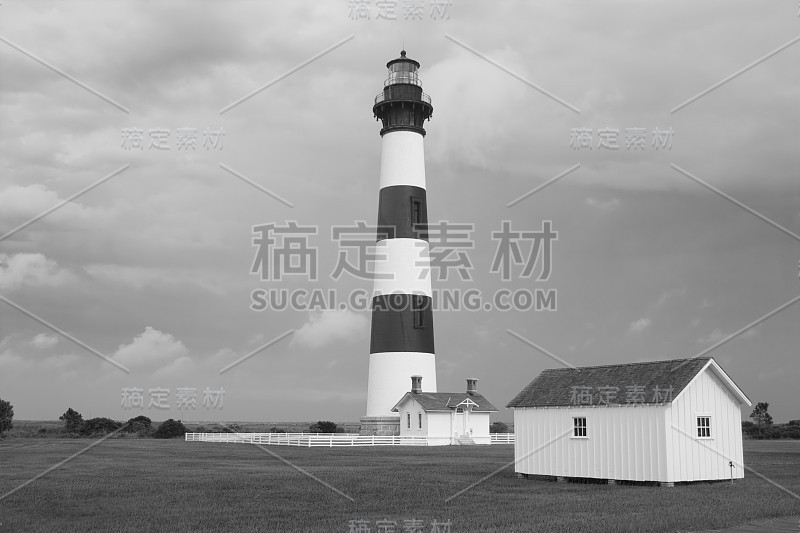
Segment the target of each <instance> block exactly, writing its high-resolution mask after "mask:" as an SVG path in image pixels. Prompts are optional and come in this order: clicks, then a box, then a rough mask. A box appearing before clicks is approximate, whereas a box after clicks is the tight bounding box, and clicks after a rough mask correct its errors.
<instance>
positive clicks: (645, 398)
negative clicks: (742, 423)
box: [506, 357, 751, 407]
mask: <svg viewBox="0 0 800 533" xmlns="http://www.w3.org/2000/svg"><path fill="white" fill-rule="evenodd" d="M706 371H708V372H711V373H712V374H713V375H714V376H715V377H716V378H717V379H718V382H719V383H721V384H722V386H723V387H725V388H726V389H727V390H728V391H729V392H730V393H731V395H732V396H733V397H734V398H736V400H737V401H739V403H741V404H746V405H751V403H750V400H749V399H748V398H747V396H745V394H744V393H743V392H742V391H741V390H740V389H739V387H737V386H736V384H735V383H734V382H733V380H732V379H731V378H729V377H728V375H727V374H726V373H725V371H723V370H722V368H721V367H720V366H719V365H718V364H717V363H716V361H714V359H713V358H711V357H698V358H690V359H672V360H668V361H649V362H643V363H625V364H621V365H603V366H587V367H581V368H552V369H548V370H544V371H543V372H542V373H541V374H539V376H538V377H537V378H536V379H534V380H533V381H531V382H530V383H529V384H528V386H527V387H525V388H524V389H522V391H521V392H520V393H519V394H517V395H516V396H515V397H514V399H513V400H511V401H510V402H508V405H506V407H575V406H576V405H606V406H607V405H625V404H630V403H634V404H639V405H662V404H664V403H669V402H671V401H674V400H675V399H677V398H678V396H680V394H681V393H682V392H683V391H684V390H685V389H686V388H687V387H688V386H689V384H690V383H691V382H692V381H693V380H694V379H696V378H697V376H699V375H700V374H701V373H703V372H706ZM608 391H611V393H610V395H609V393H608ZM637 391H638V395H637ZM582 394H583V395H582ZM587 394H588V395H591V396H586V395H587ZM598 398H599V399H600V401H599V402H598V401H597V400H598ZM585 399H589V401H582V400H585ZM631 400H633V402H631Z"/></svg>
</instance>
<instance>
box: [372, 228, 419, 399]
mask: <svg viewBox="0 0 800 533" xmlns="http://www.w3.org/2000/svg"><path fill="white" fill-rule="evenodd" d="M375 256H376V257H377V258H378V259H376V261H375V267H374V272H375V281H374V290H373V293H372V296H373V297H374V296H380V295H382V294H393V293H401V294H421V295H423V296H431V275H430V270H431V269H430V258H429V250H428V243H427V242H425V241H423V240H421V239H384V240H382V241H379V242H378V243H377V244H376V246H375ZM406 381H408V380H406ZM405 385H408V384H407V383H406V384H405Z"/></svg>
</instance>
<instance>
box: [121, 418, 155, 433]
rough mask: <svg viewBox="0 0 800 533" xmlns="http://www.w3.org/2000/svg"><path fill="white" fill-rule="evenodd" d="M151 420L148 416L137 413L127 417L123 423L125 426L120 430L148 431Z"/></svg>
mask: <svg viewBox="0 0 800 533" xmlns="http://www.w3.org/2000/svg"><path fill="white" fill-rule="evenodd" d="M152 424H153V421H152V420H150V418H148V417H146V416H144V415H139V416H135V417H133V418H129V419H128V421H127V422H126V423H125V428H124V429H123V430H122V431H124V432H125V433H139V434H142V433H145V434H147V433H149V432H150V429H151V428H152Z"/></svg>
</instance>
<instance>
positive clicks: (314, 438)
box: [185, 433, 514, 447]
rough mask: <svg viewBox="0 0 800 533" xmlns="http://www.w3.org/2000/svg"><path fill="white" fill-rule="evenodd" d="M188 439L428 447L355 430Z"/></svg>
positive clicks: (504, 439)
mask: <svg viewBox="0 0 800 533" xmlns="http://www.w3.org/2000/svg"><path fill="white" fill-rule="evenodd" d="M185 440H186V441H187V442H228V443H234V444H268V445H273V446H304V447H313V446H325V447H333V446H427V445H428V438H427V437H414V436H402V437H401V436H399V435H395V436H391V435H389V436H381V435H358V434H356V433H187V434H186V436H185ZM491 442H492V444H513V443H514V434H513V433H492V435H491Z"/></svg>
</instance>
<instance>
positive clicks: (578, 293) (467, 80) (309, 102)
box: [0, 0, 800, 421]
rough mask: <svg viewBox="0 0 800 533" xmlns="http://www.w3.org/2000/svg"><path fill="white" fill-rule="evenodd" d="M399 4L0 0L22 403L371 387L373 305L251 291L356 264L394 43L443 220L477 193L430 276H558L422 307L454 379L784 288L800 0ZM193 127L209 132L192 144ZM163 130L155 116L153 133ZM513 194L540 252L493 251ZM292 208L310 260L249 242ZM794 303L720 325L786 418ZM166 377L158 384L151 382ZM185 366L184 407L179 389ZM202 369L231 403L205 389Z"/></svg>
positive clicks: (6, 212)
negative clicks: (285, 301)
mask: <svg viewBox="0 0 800 533" xmlns="http://www.w3.org/2000/svg"><path fill="white" fill-rule="evenodd" d="M406 3H407V2H405V1H404V0H398V1H397V2H396V3H395V11H394V15H395V17H396V20H387V19H386V18H384V17H379V13H378V11H379V8H378V6H377V5H376V4H379V2H367V3H366V5H365V6H363V10H361V9H359V8H358V6H355V5H353V4H354V2H348V1H347V0H326V1H324V2H319V1H308V2H304V1H293V2H225V3H223V2H218V3H211V2H208V3H203V2H187V3H178V2H170V3H169V5H161V4H157V3H144V2H104V3H100V2H86V3H81V2H76V1H69V2H61V1H59V2H24V3H23V2H18V1H15V0H4V1H3V4H2V5H1V6H0V37H2V40H0V70H1V71H2V77H1V78H0V165H2V172H1V173H0V235H7V236H6V237H5V238H4V239H2V240H1V241H0V295H2V298H3V301H0V397H2V398H3V399H6V400H10V401H11V402H12V403H13V405H14V408H15V413H16V418H17V419H56V418H57V417H58V416H59V415H60V414H62V413H63V412H64V411H66V409H67V407H72V408H74V409H76V410H78V411H79V412H81V413H82V414H83V415H84V418H89V417H95V416H108V417H112V418H117V419H127V418H129V417H132V416H136V415H138V414H145V415H147V416H150V417H151V418H153V419H156V420H162V419H166V418H170V417H178V416H183V418H184V419H185V420H246V421H290V420H320V419H330V420H336V421H356V420H357V419H358V418H359V417H360V416H363V415H364V412H365V404H366V377H367V361H368V353H369V330H370V313H369V311H368V310H359V309H353V308H351V307H350V306H345V307H346V309H344V310H342V309H337V310H327V311H320V310H313V311H309V310H289V309H287V310H282V311H276V310H264V311H260V312H257V311H254V310H252V309H251V304H252V300H251V293H252V292H253V291H254V290H258V289H262V290H265V291H266V290H273V289H276V288H278V289H281V288H282V289H286V290H289V291H294V290H298V289H301V290H302V289H305V290H312V289H320V290H323V291H325V292H326V293H327V292H328V291H331V290H333V291H335V292H336V294H337V296H338V297H342V296H346V295H347V294H350V293H351V292H352V291H367V292H368V291H370V290H371V287H372V283H371V281H370V280H369V279H363V278H357V277H354V276H350V275H344V276H342V277H341V278H339V279H338V280H334V279H332V278H331V276H330V274H331V273H332V272H333V270H334V268H335V266H336V264H337V259H338V255H339V251H340V250H342V248H340V247H339V244H338V243H335V242H333V243H332V242H331V230H332V228H333V227H339V226H354V225H355V224H356V222H357V221H366V222H367V224H374V223H375V221H376V217H377V200H378V177H379V170H380V148H381V144H380V143H381V138H380V136H379V130H380V126H379V124H378V123H376V122H375V119H374V117H373V115H372V105H373V99H374V97H375V95H376V94H377V93H378V92H380V91H381V90H382V87H383V82H384V79H385V78H386V68H385V64H386V62H387V61H389V60H390V59H393V58H395V57H397V56H398V54H399V52H400V50H401V48H402V47H403V45H405V48H406V50H407V51H408V55H409V57H412V58H414V59H416V60H417V61H419V62H420V63H421V64H422V68H421V70H420V77H421V79H422V82H423V86H424V90H425V92H426V93H428V94H430V95H431V98H432V99H433V106H434V113H433V117H432V120H431V121H430V122H429V123H427V124H426V129H427V132H428V135H427V137H426V138H425V150H426V168H427V181H428V186H427V190H428V214H429V219H430V220H431V221H442V220H443V221H448V222H450V223H466V224H474V231H473V232H472V233H471V237H472V240H473V241H474V248H472V249H468V250H466V251H465V252H466V253H467V254H468V258H469V259H470V262H471V264H472V265H473V268H472V269H471V271H470V277H471V279H469V280H461V279H460V278H459V276H458V274H457V272H455V271H451V272H450V273H449V277H448V279H447V280H442V279H437V278H436V277H434V288H435V289H439V290H447V291H451V292H453V293H454V292H455V291H456V290H467V289H476V290H479V291H480V292H481V294H482V295H492V294H495V293H496V291H498V290H500V289H504V288H505V289H510V290H511V291H517V290H530V291H535V290H540V289H541V290H550V289H552V290H554V291H556V295H557V309H556V310H551V311H547V310H539V311H537V310H531V309H528V310H509V311H505V312H503V311H499V310H496V309H493V310H489V311H487V310H479V311H466V310H460V311H439V312H437V313H436V314H435V335H436V352H437V372H438V388H439V391H451V390H452V391H461V390H462V389H463V388H464V378H466V377H473V376H474V377H477V378H479V382H478V389H479V391H481V392H482V393H483V394H484V395H485V396H486V397H487V398H488V399H489V400H490V401H492V402H493V403H494V404H495V405H498V406H503V405H505V404H506V403H507V402H508V401H509V400H510V399H511V398H512V397H513V396H514V395H515V394H516V393H517V392H519V390H521V388H522V387H524V386H525V385H526V384H527V383H528V382H529V381H531V380H532V379H533V378H534V377H536V375H538V373H539V372H541V371H542V370H543V369H545V368H554V367H559V366H561V365H562V363H561V362H559V360H561V361H563V362H564V364H570V365H575V366H584V365H597V364H611V363H624V362H633V361H647V360H656V359H671V358H680V357H690V356H694V355H697V354H699V353H702V352H704V351H706V350H708V349H709V348H711V347H713V346H714V345H715V344H717V343H719V342H721V341H724V340H725V339H727V338H728V337H729V336H731V335H732V334H734V333H737V332H739V330H741V329H742V328H745V327H746V326H747V325H749V324H751V323H753V322H755V321H758V320H759V319H760V318H762V317H764V316H765V315H767V314H769V313H771V312H773V311H775V310H777V309H779V308H781V306H784V304H787V303H788V302H791V301H792V299H793V298H797V296H798V293H800V279H798V261H800V237H798V234H800V175H798V174H800V151H799V150H798V135H799V134H798V131H799V130H798V124H800V90H798V86H799V85H800V69H798V68H797V65H798V64H800V42H797V41H796V39H797V38H798V35H800V18H798V4H797V2H796V1H794V0H792V1H789V0H780V1H778V0H774V1H765V0H753V1H742V0H737V1H734V2H731V1H725V2H721V1H720V2H715V1H704V2H689V1H669V2H667V1H661V2H632V1H631V2H612V1H598V2H563V1H559V2H523V1H518V2H517V1H503V2H478V1H474V0H453V1H452V2H451V3H449V4H447V2H444V4H445V5H443V6H438V9H437V6H436V5H432V3H431V1H430V0H426V1H425V2H424V4H423V10H422V12H421V14H420V13H419V12H416V13H415V12H412V13H409V18H408V19H406V17H405V15H406V12H405V10H406ZM439 9H440V10H439ZM385 14H386V15H388V16H391V13H385ZM364 15H367V16H369V19H367V18H366V17H364ZM793 41H795V42H793ZM787 45H788V46H787ZM782 47H783V49H781V48H782ZM779 49H780V50H779ZM773 52H774V53H773ZM312 58H315V59H314V60H313V61H310V62H308V60H310V59H312ZM754 63H756V64H754ZM301 66H302V68H299V69H298V67H301ZM747 67H750V68H747ZM723 82H724V83H723ZM259 89H262V90H260V91H259ZM708 89H712V90H710V91H707V90H708ZM253 93H255V94H253ZM251 94H252V97H250V98H248V99H245V100H242V99H243V98H244V97H246V96H248V95H251ZM237 102H238V104H237ZM232 104H237V105H234V106H233V107H231V105H232ZM684 104H686V105H684ZM129 128H138V129H140V130H142V131H143V143H144V148H143V149H142V150H139V149H136V148H135V147H133V148H132V146H131V145H130V138H129V137H128V138H126V137H124V135H123V134H124V130H126V129H129ZM183 128H194V129H195V130H196V135H197V140H196V143H197V144H196V149H194V150H191V149H179V147H178V143H179V138H180V135H179V131H178V130H179V129H183ZM579 128H585V129H587V130H591V135H592V138H591V140H589V141H588V142H589V144H590V145H591V149H589V147H588V146H586V145H584V146H583V147H582V146H581V145H580V143H579V142H578V143H576V139H574V138H573V137H572V135H573V133H574V130H576V129H579ZM633 128H643V129H644V131H645V144H644V145H643V147H642V146H640V147H639V148H638V149H634V148H626V135H627V132H626V130H629V129H633ZM656 129H658V131H670V130H671V131H672V135H671V138H670V139H669V141H670V143H669V144H670V146H666V145H662V146H659V145H658V143H656V144H655V145H654V143H653V131H654V130H656ZM150 130H169V132H168V137H167V138H166V140H165V142H166V144H165V149H158V148H155V147H153V148H151V147H150V146H149V144H150V143H151V139H153V140H156V137H151V135H150ZM206 130H208V131H209V133H211V132H213V131H220V130H223V131H224V136H222V137H219V138H217V139H216V140H217V144H216V145H215V144H213V142H212V141H214V140H215V139H214V138H213V136H209V137H208V138H206V136H205V132H206ZM599 130H617V131H618V137H617V142H618V145H619V148H618V149H616V150H614V149H608V148H604V147H600V146H598V144H599V143H600V142H601V134H600V131H599ZM631 131H632V130H631ZM154 135H155V136H157V135H158V131H156V132H155V133H154ZM612 135H613V134H612ZM123 141H125V143H127V144H125V145H123V144H124V143H123ZM571 142H572V146H571ZM220 143H221V144H220ZM567 171H569V172H568V173H567V174H564V173H565V172H567ZM115 172H116V174H114V173H115ZM112 174H113V175H112ZM560 175H561V177H560V178H559V179H557V180H556V181H554V182H552V183H550V184H549V185H548V186H546V187H545V188H542V189H539V190H536V192H535V193H533V194H530V195H528V196H526V197H525V198H524V199H522V200H520V201H518V202H516V203H514V201H515V200H518V199H520V198H521V197H523V196H524V195H526V193H529V192H530V191H533V190H535V189H536V188H537V187H539V186H541V185H542V184H545V183H546V182H548V180H551V179H553V178H556V177H558V176H560ZM109 176H110V177H109ZM103 178H107V179H106V180H105V181H103V182H102V183H100V184H98V181H100V180H103ZM95 184H96V187H92V188H91V189H90V190H88V191H86V192H85V193H84V194H82V195H79V196H77V197H76V198H74V199H73V200H72V201H70V202H68V203H66V204H65V205H63V206H62V207H60V208H59V209H57V210H55V211H52V212H51V213H49V214H48V215H47V216H44V217H43V218H40V219H39V220H36V221H35V222H33V223H31V224H29V225H27V226H25V227H23V228H22V229H19V228H20V226H21V225H24V224H25V223H27V222H28V221H30V220H32V219H33V218H34V217H37V216H39V215H40V214H42V213H43V212H45V211H47V210H49V209H50V208H52V207H53V206H56V205H59V204H60V203H62V202H64V201H65V200H67V199H69V198H71V197H72V196H73V195H75V194H76V193H78V192H80V191H82V190H84V189H85V188H87V187H90V186H92V185H95ZM703 184H707V185H709V186H710V187H706V186H704V185H703ZM712 188H714V189H715V190H712ZM735 202H739V204H738V205H737V204H736V203H735ZM512 203H513V205H511V206H510V207H509V204H512ZM290 206H291V207H290ZM504 220H508V221H510V223H511V225H512V228H513V229H514V230H519V231H535V230H539V229H541V227H542V224H543V221H548V220H549V221H551V223H552V229H553V230H554V231H556V232H557V233H558V240H557V241H555V242H553V243H552V272H551V274H550V277H549V279H547V280H537V276H536V275H534V276H533V277H532V278H524V277H522V276H521V272H520V271H521V265H516V266H515V268H514V269H512V276H511V279H510V280H508V281H503V280H501V279H500V276H499V275H498V274H497V273H492V272H491V271H490V270H491V265H492V262H493V259H494V256H495V252H496V249H497V245H498V242H497V241H495V240H493V239H492V235H491V234H492V232H493V231H499V230H500V229H501V227H502V221H504ZM288 221H296V222H297V223H298V225H301V226H310V227H315V228H317V235H316V236H312V237H310V238H309V239H308V245H309V246H313V247H314V248H315V249H316V251H317V254H318V255H317V263H318V276H317V278H318V279H316V280H312V279H309V276H304V275H302V274H301V275H295V276H291V277H284V279H282V280H274V279H272V280H269V279H268V280H262V279H260V277H259V276H258V275H253V274H251V272H250V271H251V267H252V266H253V262H254V260H255V257H256V252H257V248H256V247H254V246H253V243H252V240H253V237H254V235H253V231H252V228H253V226H256V225H262V224H275V225H277V226H286V225H287V222H288ZM9 233H11V234H10V235H9ZM523 251H524V246H523ZM538 266H541V263H539V265H538ZM536 272H537V273H538V272H539V270H536ZM337 307H338V305H337ZM799 323H800V302H798V303H795V304H793V305H789V306H786V307H784V308H783V309H781V310H779V311H778V312H776V313H774V314H773V315H772V316H770V317H769V318H768V319H766V320H764V321H762V322H760V323H759V324H758V325H756V326H755V327H753V328H751V329H748V330H747V331H744V332H742V333H740V334H739V335H738V336H736V337H735V338H733V339H731V340H729V341H728V342H725V343H723V344H721V345H720V346H718V347H716V348H714V349H713V350H711V351H710V352H709V353H710V354H711V355H713V356H714V357H715V359H716V360H717V361H718V362H719V364H720V365H721V366H722V367H723V369H725V370H726V371H727V372H728V374H729V375H730V376H731V377H732V378H733V379H734V380H735V381H736V383H737V384H738V385H739V386H740V387H741V389H742V390H743V391H744V393H745V394H747V395H748V397H749V398H750V399H751V400H752V401H753V402H754V403H755V402H759V401H766V402H769V403H770V412H771V413H772V415H773V417H774V418H775V419H776V421H787V420H789V419H791V418H794V419H796V418H800V412H798V400H797V383H798V382H800V363H798V355H799V352H800V349H798V348H799V347H800V328H798V324H799ZM47 324H49V325H50V326H52V327H53V328H58V329H59V330H61V331H63V332H65V333H66V334H67V335H68V336H69V338H68V337H67V336H64V335H62V334H60V333H57V332H55V331H54V330H53V329H52V328H51V327H48V325H47ZM508 330H510V331H511V332H512V333H513V334H512V333H509V331H508ZM287 332H290V333H287ZM284 334H286V336H285V337H283V338H281V339H280V340H278V341H277V342H275V343H274V344H272V345H271V346H269V347H267V348H265V349H263V350H261V351H260V352H258V353H256V354H254V355H252V356H251V357H249V358H247V359H246V360H243V361H241V362H240V363H239V364H237V365H235V366H230V365H231V364H233V363H235V362H236V361H238V360H240V359H241V358H243V357H245V356H247V355H248V354H251V352H253V350H255V349H257V348H259V347H261V346H263V345H265V344H266V343H269V342H270V341H272V340H274V339H276V338H278V337H280V336H282V335H284ZM515 335H516V336H515ZM72 339H74V340H72ZM522 339H526V340H527V341H528V342H525V341H524V340H522ZM74 341H79V342H80V343H83V344H84V345H85V347H82V346H79V345H78V344H76V342H74ZM532 344H535V345H537V346H539V347H540V348H541V349H542V350H539V349H536V348H534V347H532ZM545 352H548V353H549V354H550V355H548V354H546V353H545ZM100 355H103V356H105V357H108V358H109V359H111V360H112V361H114V362H115V363H116V364H118V365H120V366H122V367H124V368H125V369H127V370H128V371H129V372H125V371H123V370H122V369H120V368H118V367H116V366H114V365H112V364H111V363H109V362H107V361H105V360H104V359H102V358H101V357H100ZM226 367H228V369H227V370H226V371H225V372H223V373H220V371H221V370H222V369H224V368H226ZM123 388H141V389H143V390H144V395H145V400H144V401H145V405H144V406H143V408H142V409H124V408H123V406H122V405H121V403H122V389H123ZM156 388H159V389H169V397H168V399H167V402H166V403H167V405H169V406H170V409H168V410H159V409H157V408H155V407H152V406H148V403H149V398H148V397H147V396H148V391H149V390H150V389H156ZM178 388H195V389H197V394H198V397H197V408H196V409H191V408H189V409H188V410H186V411H185V412H183V413H182V414H181V413H179V412H178V410H177V407H176V395H177V389H178ZM207 388H208V389H209V390H219V389H220V388H224V391H225V395H224V404H223V405H222V407H221V408H220V407H219V405H217V406H216V407H215V406H209V407H203V406H202V405H201V404H202V401H203V391H204V390H205V389H207ZM423 388H425V384H424V383H423ZM749 414H750V410H749V409H745V410H744V412H743V416H744V417H745V418H746V417H747V416H748V415H749ZM496 418H497V419H504V420H506V421H510V420H511V418H512V416H511V413H510V411H507V410H505V409H503V408H501V412H500V413H499V414H498V416H497V417H496Z"/></svg>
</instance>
